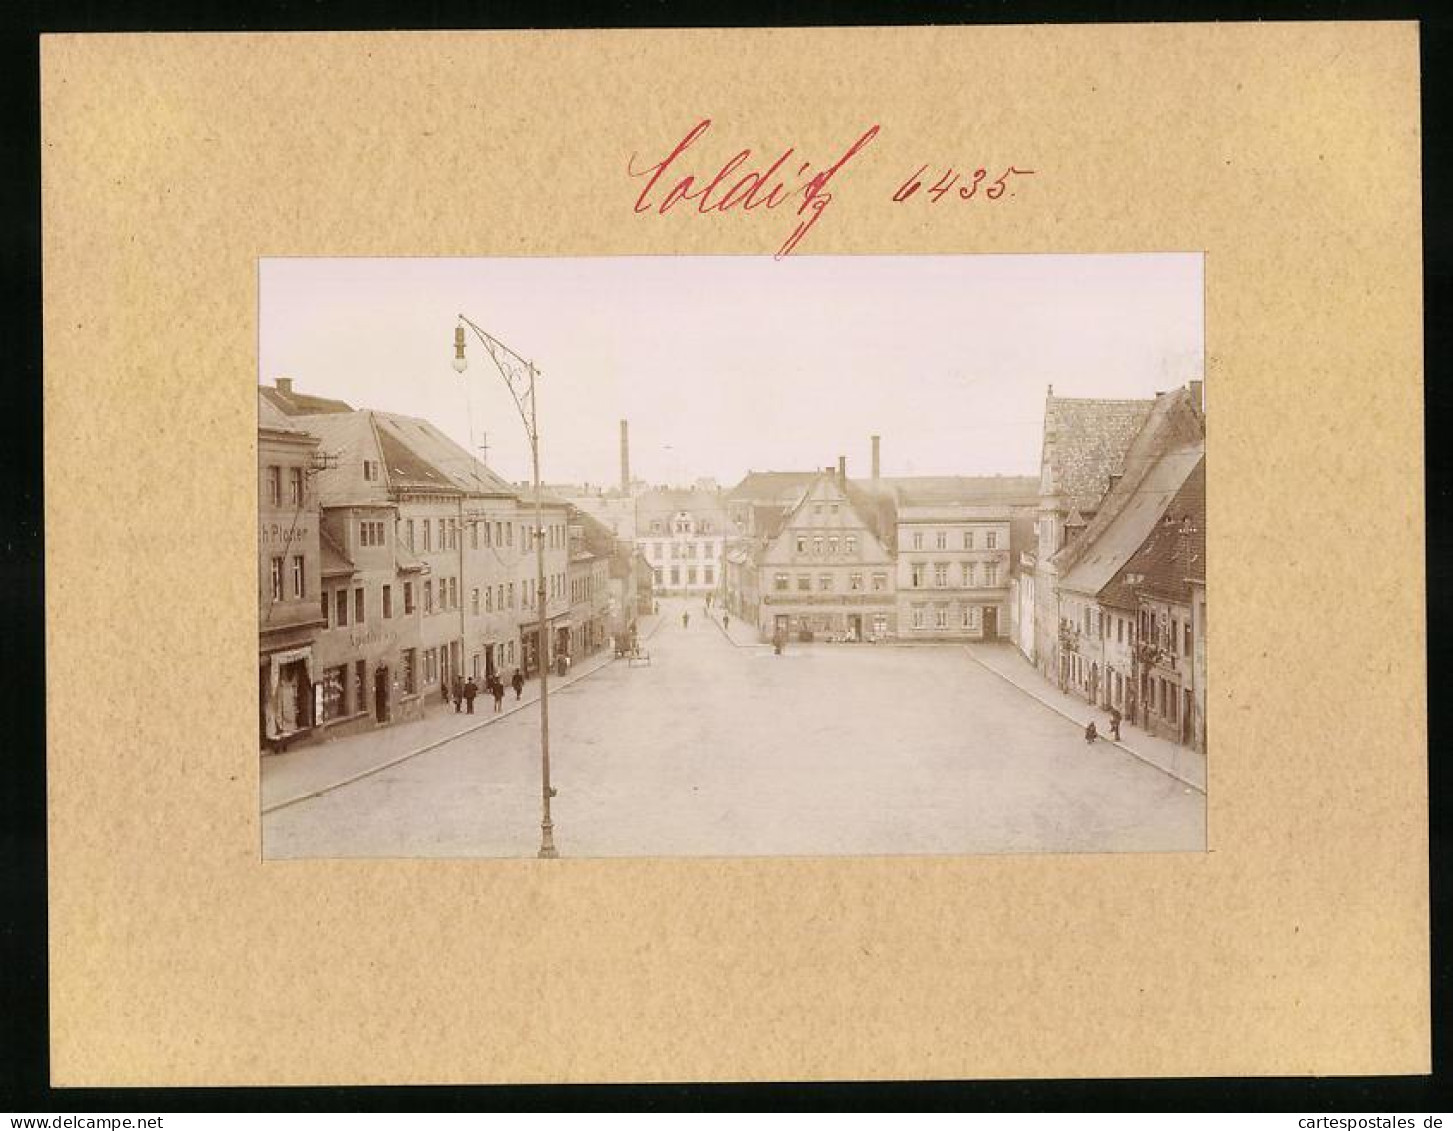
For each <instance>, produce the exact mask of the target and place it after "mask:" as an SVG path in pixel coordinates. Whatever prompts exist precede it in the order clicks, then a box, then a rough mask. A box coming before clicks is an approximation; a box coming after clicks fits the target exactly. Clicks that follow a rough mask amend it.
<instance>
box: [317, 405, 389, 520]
mask: <svg viewBox="0 0 1453 1131" xmlns="http://www.w3.org/2000/svg"><path fill="white" fill-rule="evenodd" d="M294 423H295V424H297V426H299V427H303V428H307V430H308V431H309V432H311V433H313V434H314V435H315V436H317V437H318V439H319V441H320V444H319V448H320V450H321V451H322V452H323V453H324V454H327V455H332V456H336V457H337V466H335V467H331V468H328V469H327V470H324V471H320V472H318V476H317V484H318V500H319V502H321V503H322V504H323V505H324V506H382V505H384V504H386V503H388V502H389V493H388V483H387V482H386V481H385V480H384V478H383V477H382V476H380V477H379V478H378V479H374V480H366V479H364V478H363V461H364V460H378V459H381V458H382V456H381V455H380V454H379V445H378V437H377V436H376V435H375V433H374V429H373V427H372V425H371V424H370V423H369V420H368V414H367V413H365V412H343V413H323V414H321V415H318V416H306V417H298V418H296V419H295V421H294Z"/></svg>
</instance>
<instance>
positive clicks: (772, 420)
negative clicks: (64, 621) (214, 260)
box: [258, 253, 1204, 487]
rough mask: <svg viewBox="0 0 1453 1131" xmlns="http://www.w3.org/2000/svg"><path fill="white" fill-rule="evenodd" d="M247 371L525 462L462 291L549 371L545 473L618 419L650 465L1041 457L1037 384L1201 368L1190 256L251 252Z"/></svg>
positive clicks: (605, 451)
mask: <svg viewBox="0 0 1453 1131" xmlns="http://www.w3.org/2000/svg"><path fill="white" fill-rule="evenodd" d="M259 274H260V286H261V296H260V316H261V318H260V336H261V342H260V345H259V358H260V372H259V373H258V379H259V381H260V382H262V383H264V384H271V383H272V380H273V378H275V377H280V376H281V377H292V378H293V383H294V388H295V389H297V390H298V391H301V392H306V393H312V394H316V395H319V396H325V397H336V398H339V399H341V400H345V401H347V402H348V403H350V404H351V405H353V406H354V407H355V408H376V409H383V410H386V411H390V412H401V413H408V414H410V415H413V416H421V417H425V418H427V419H429V420H431V421H433V422H434V423H435V424H436V425H438V426H439V427H440V428H442V429H443V430H444V431H445V432H446V433H448V434H449V435H450V436H452V437H453V438H454V439H455V440H457V441H458V442H459V443H460V444H462V445H464V446H465V447H467V448H470V449H471V450H474V451H476V453H477V452H478V448H479V445H480V444H481V443H482V442H483V440H484V438H485V436H486V435H487V438H488V445H489V446H488V455H487V462H488V463H489V465H490V466H491V467H493V468H494V469H495V470H496V471H498V472H499V473H500V474H502V475H504V476H505V478H507V479H510V480H514V481H519V480H525V479H528V478H529V476H530V460H529V446H528V444H527V443H526V440H525V434H524V428H523V426H522V425H521V423H520V420H519V417H518V415H517V414H516V412H515V409H514V406H513V404H512V403H511V401H510V398H509V393H508V391H507V390H506V388H505V386H504V383H503V381H502V380H501V378H500V377H499V375H498V373H497V371H495V370H494V368H493V366H492V365H491V363H490V361H489V357H488V355H487V354H486V353H485V352H484V350H483V348H482V347H481V346H480V345H479V343H478V342H477V341H476V340H475V339H474V338H473V335H472V334H471V335H470V338H469V346H468V349H467V356H468V359H469V368H468V370H467V371H466V372H465V374H464V376H463V377H460V376H459V375H458V374H456V373H455V372H454V370H453V368H452V367H451V364H450V363H451V361H452V360H453V356H454V350H453V339H454V327H455V324H456V316H457V315H458V314H460V313H463V314H464V315H466V316H467V317H469V318H471V319H473V320H474V321H475V322H477V323H479V324H480V326H482V327H483V328H484V329H486V330H488V331H489V332H490V333H491V334H493V335H495V336H496V337H497V338H499V339H501V340H502V341H504V342H505V343H507V344H508V345H509V346H510V347H512V348H513V349H515V350H517V351H518V352H519V353H521V354H523V355H524V356H526V357H529V358H532V359H533V360H534V361H535V363H536V365H537V366H538V367H539V369H540V370H541V372H542V377H541V379H540V380H541V387H540V404H539V416H540V434H541V460H542V468H541V470H542V475H543V478H544V479H545V481H546V482H577V483H578V482H589V483H593V484H602V485H607V486H609V485H613V484H615V483H616V482H617V481H618V479H619V454H618V451H619V449H618V436H619V424H618V422H619V421H620V420H621V419H622V418H624V419H626V420H629V421H630V436H631V473H632V475H633V476H634V477H636V478H641V479H645V480H647V481H649V482H651V483H672V484H687V483H690V482H691V481H692V480H694V479H695V478H696V477H697V476H713V477H715V478H716V479H717V480H718V481H719V482H720V483H721V485H722V486H723V487H728V486H731V485H732V484H734V483H736V482H737V481H738V480H739V479H740V478H741V477H742V476H743V475H744V474H746V472H747V471H748V470H749V469H750V470H756V471H769V470H770V471H800V470H808V469H811V468H814V467H825V466H827V465H828V464H830V463H835V462H836V459H837V457H838V456H839V455H845V456H847V459H848V471H849V474H850V475H854V476H866V475H867V474H868V472H869V439H868V438H869V436H870V435H872V434H873V433H878V434H879V435H881V436H882V438H883V439H882V469H883V474H884V475H943V474H963V475H992V474H995V473H1001V474H1005V475H1036V474H1038V471H1039V450H1040V438H1041V430H1042V423H1043V421H1042V417H1043V410H1044V395H1045V386H1046V385H1048V384H1051V383H1052V384H1053V385H1054V388H1055V392H1056V394H1058V395H1061V396H1073V397H1115V398H1120V397H1149V396H1152V395H1154V393H1155V392H1157V391H1160V390H1166V389H1172V388H1175V387H1177V386H1180V385H1184V384H1185V383H1186V381H1188V380H1192V379H1195V378H1199V377H1201V376H1202V372H1203V369H1202V364H1203V363H1202V358H1203V353H1204V342H1203V319H1202V285H1203V279H1202V257H1201V255H1200V254H1199V253H1157V254H1129V255H1063V256H1062V255H964V256H956V255H955V256H950V255H944V256H808V255H793V256H790V257H788V258H786V259H782V260H773V259H772V258H771V257H769V256H762V257H757V256H660V257H656V256H635V257H620V258H594V259H555V258H550V259H544V258H536V259H530V258H521V259H430V258H418V259H301V258H300V259H264V260H262V261H261V263H260V266H259Z"/></svg>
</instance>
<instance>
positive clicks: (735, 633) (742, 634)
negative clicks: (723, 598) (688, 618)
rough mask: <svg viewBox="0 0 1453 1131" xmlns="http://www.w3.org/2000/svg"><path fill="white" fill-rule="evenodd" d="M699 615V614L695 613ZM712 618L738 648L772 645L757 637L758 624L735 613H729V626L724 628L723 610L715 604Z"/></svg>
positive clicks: (719, 630)
mask: <svg viewBox="0 0 1453 1131" xmlns="http://www.w3.org/2000/svg"><path fill="white" fill-rule="evenodd" d="M693 615H697V614H693ZM710 615H711V620H712V623H713V624H715V625H716V627H717V631H718V632H720V633H722V634H723V635H724V636H725V637H726V638H727V639H728V640H729V641H730V642H731V643H733V644H735V645H736V646H737V647H738V648H770V647H771V646H772V645H770V644H767V643H765V642H763V641H762V640H759V639H758V638H757V626H756V625H754V624H752V623H751V622H750V621H746V620H743V619H742V618H741V617H739V616H737V615H736V614H735V613H727V614H726V616H727V617H728V620H729V624H728V627H726V628H722V626H721V618H722V610H721V609H719V608H717V607H716V606H715V605H713V606H712V609H711V614H710Z"/></svg>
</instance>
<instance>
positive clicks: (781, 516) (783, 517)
mask: <svg viewBox="0 0 1453 1131" xmlns="http://www.w3.org/2000/svg"><path fill="white" fill-rule="evenodd" d="M791 513H792V505H791V504H790V503H753V504H752V530H753V532H754V533H756V534H757V535H759V536H761V537H763V538H775V537H777V535H778V534H779V533H780V532H781V530H782V524H783V523H784V522H786V521H787V516H788V515H789V514H791Z"/></svg>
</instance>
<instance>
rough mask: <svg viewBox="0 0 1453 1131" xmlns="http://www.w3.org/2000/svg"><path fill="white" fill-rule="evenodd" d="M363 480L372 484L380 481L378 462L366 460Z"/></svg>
mask: <svg viewBox="0 0 1453 1131" xmlns="http://www.w3.org/2000/svg"><path fill="white" fill-rule="evenodd" d="M363 478H364V479H366V480H368V481H369V482H370V483H372V482H374V481H376V480H377V479H378V460H376V459H366V460H364V461H363Z"/></svg>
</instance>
